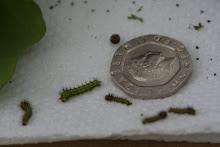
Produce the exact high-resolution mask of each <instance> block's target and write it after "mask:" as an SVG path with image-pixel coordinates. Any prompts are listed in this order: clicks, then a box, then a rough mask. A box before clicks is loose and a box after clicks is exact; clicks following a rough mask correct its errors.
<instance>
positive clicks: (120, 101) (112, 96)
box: [105, 94, 132, 106]
mask: <svg viewBox="0 0 220 147" xmlns="http://www.w3.org/2000/svg"><path fill="white" fill-rule="evenodd" d="M105 99H106V100H107V101H116V102H119V103H122V104H126V105H127V106H129V105H131V104H132V103H131V102H130V101H128V100H126V99H124V98H120V97H116V96H114V95H113V94H108V95H106V96H105Z"/></svg>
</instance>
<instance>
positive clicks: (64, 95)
mask: <svg viewBox="0 0 220 147" xmlns="http://www.w3.org/2000/svg"><path fill="white" fill-rule="evenodd" d="M99 86H101V81H99V80H97V79H94V80H93V81H90V82H88V83H86V84H83V85H81V86H78V87H74V88H69V89H63V91H62V92H60V100H61V101H62V102H66V101H68V100H69V99H70V98H71V97H73V96H76V95H79V94H82V93H84V92H87V91H89V90H92V89H93V88H95V87H99Z"/></svg>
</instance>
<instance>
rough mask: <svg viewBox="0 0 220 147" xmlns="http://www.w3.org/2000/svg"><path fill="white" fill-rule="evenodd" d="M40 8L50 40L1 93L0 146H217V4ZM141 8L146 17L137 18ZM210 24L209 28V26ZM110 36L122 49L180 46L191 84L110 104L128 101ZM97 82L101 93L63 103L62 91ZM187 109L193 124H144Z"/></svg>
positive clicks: (201, 0)
mask: <svg viewBox="0 0 220 147" xmlns="http://www.w3.org/2000/svg"><path fill="white" fill-rule="evenodd" d="M36 2H37V3H38V4H39V5H40V7H41V8H42V11H43V14H44V18H45V21H46V24H47V33H46V36H45V37H44V39H43V40H42V41H41V42H39V43H38V44H36V45H35V46H33V47H32V48H30V49H29V50H27V51H26V52H24V53H23V55H22V56H21V57H20V59H19V62H18V64H17V69H16V72H15V74H14V75H13V77H12V79H11V80H12V83H11V84H10V83H8V84H7V85H6V86H5V87H4V88H3V89H1V91H0V100H1V101H0V118H1V119H0V144H14V143H21V144H22V143H34V142H52V141H60V140H75V139H94V138H113V139H117V138H129V139H155V140H166V141H193V142H219V143H220V125H219V124H220V117H219V113H220V49H219V46H220V41H219V38H220V29H219V23H220V1H218V0H194V1H190V0H185V1H183V0H182V1H180V0H178V1H174V0H166V1H165V0H164V1H162V0H149V1H147V0H138V1H136V4H133V3H132V1H131V0H89V1H88V3H86V4H85V3H84V1H82V0H81V1H80V0H78V1H76V0H75V1H74V3H75V5H74V6H73V7H71V5H70V3H71V1H68V0H66V1H61V4H60V5H58V6H57V7H55V8H54V9H53V10H49V7H50V5H54V4H55V3H56V2H57V1H53V0H47V1H43V0H36ZM176 3H179V5H180V6H179V7H176ZM142 5H143V6H144V7H143V11H141V12H136V10H137V9H138V8H139V7H140V6H142ZM92 9H95V11H94V12H93V13H91V10H92ZM107 9H109V10H110V12H109V13H107V12H106V10H107ZM200 10H204V13H203V14H200ZM131 13H135V14H136V15H138V16H141V17H143V19H144V23H140V22H139V21H133V20H128V19H127V16H128V15H130V14H131ZM169 17H170V18H172V20H170V21H169V20H168V18H169ZM69 18H72V21H70V20H69ZM208 19H210V20H211V23H207V22H206V21H207V20H208ZM199 22H202V24H204V28H202V29H201V30H200V31H195V30H193V29H191V30H189V29H188V25H189V24H191V23H192V24H198V23H199ZM113 33H118V34H120V36H121V42H120V44H122V43H124V42H126V41H128V40H130V39H132V38H134V37H138V36H140V35H145V34H161V35H165V36H169V37H172V38H175V39H177V40H179V41H181V42H182V43H183V44H184V45H185V46H186V47H187V48H188V51H189V53H190V54H191V58H192V60H193V74H192V77H191V78H190V80H189V82H188V83H187V84H186V86H184V87H183V88H182V89H181V90H180V91H179V92H178V93H177V94H175V95H173V96H171V97H169V98H166V99H159V100H145V101H144V100H137V99H132V98H128V99H129V100H131V101H132V103H133V105H131V106H129V107H127V106H125V105H121V104H117V103H113V102H112V103H109V102H106V101H105V100H104V96H105V95H106V94H107V93H108V92H111V93H114V94H116V95H119V96H124V97H127V96H126V95H125V94H124V93H123V92H121V91H120V90H119V89H118V88H117V87H116V86H115V85H114V84H113V82H112V81H111V77H110V74H109V68H110V62H111V58H112V55H113V53H114V52H115V50H116V49H117V48H118V47H119V45H120V44H119V45H112V44H110V42H109V37H110V35H111V34H113ZM197 45H198V46H199V47H200V48H199V49H198V50H197V49H195V46H197ZM198 57H199V60H198V61H197V60H196V58H198ZM210 58H212V59H213V60H212V61H210ZM214 73H217V76H214V75H213V74H214ZM93 77H99V78H100V80H101V81H102V82H103V86H102V87H100V88H96V89H95V90H93V91H92V92H89V93H87V94H84V95H80V96H78V97H76V98H74V99H71V100H70V101H68V102H67V103H61V102H60V101H59V100H58V98H59V94H58V92H59V91H60V90H61V89H62V88H63V87H69V86H74V85H77V84H80V83H83V82H84V81H87V80H90V79H92V78H93ZM207 77H208V78H207ZM24 98H26V99H28V100H30V101H31V103H32V105H33V109H34V110H33V111H34V113H33V117H32V118H31V119H30V121H29V124H28V125H27V126H26V127H23V126H21V123H20V121H21V117H22V115H23V112H22V110H21V109H20V108H19V103H20V101H21V100H22V99H24ZM188 105H191V106H193V107H194V108H195V109H196V110H197V112H198V113H197V115H196V116H195V117H192V116H187V115H184V116H178V115H174V114H170V115H169V116H168V119H165V120H163V121H160V122H157V123H153V124H149V125H145V126H144V125H142V124H141V120H142V119H143V117H144V116H150V115H154V114H156V113H157V112H159V111H160V110H165V109H167V108H169V107H170V106H180V107H184V106H188ZM141 113H143V114H144V116H140V114H141Z"/></svg>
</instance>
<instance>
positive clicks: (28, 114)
mask: <svg viewBox="0 0 220 147" xmlns="http://www.w3.org/2000/svg"><path fill="white" fill-rule="evenodd" d="M20 107H21V109H22V110H24V112H25V113H24V116H23V119H22V125H23V126H26V125H27V123H28V120H29V119H30V118H31V116H32V107H31V104H30V103H29V102H28V101H26V100H23V101H21V103H20Z"/></svg>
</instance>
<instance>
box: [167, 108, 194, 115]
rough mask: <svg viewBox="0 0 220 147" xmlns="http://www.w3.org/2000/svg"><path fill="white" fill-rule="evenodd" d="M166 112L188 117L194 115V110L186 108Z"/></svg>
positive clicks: (171, 109)
mask: <svg viewBox="0 0 220 147" xmlns="http://www.w3.org/2000/svg"><path fill="white" fill-rule="evenodd" d="M168 112H172V113H177V114H190V115H195V114H196V110H195V109H194V108H192V107H187V108H172V107H171V108H170V109H169V110H168Z"/></svg>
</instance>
